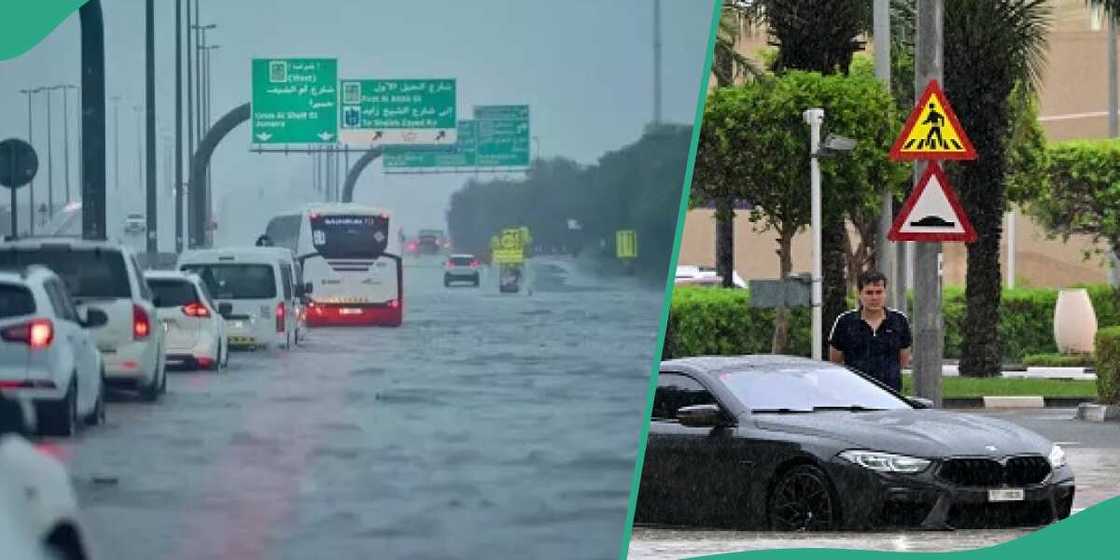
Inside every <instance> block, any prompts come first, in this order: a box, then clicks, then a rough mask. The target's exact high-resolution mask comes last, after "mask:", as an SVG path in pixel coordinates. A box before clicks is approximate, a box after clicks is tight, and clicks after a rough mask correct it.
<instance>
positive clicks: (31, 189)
mask: <svg viewBox="0 0 1120 560" xmlns="http://www.w3.org/2000/svg"><path fill="white" fill-rule="evenodd" d="M37 91H38V90H35V89H21V90H19V92H20V93H22V94H24V95H26V96H27V143H28V144H31V143H32V142H33V140H34V139H35V129H34V127H33V126H32V123H33V122H34V121H33V120H32V117H31V115H32V112H31V94H33V93H36V92H37ZM27 191H28V196H29V197H30V198H31V202H30V204H31V206H30V208H28V210H29V214H30V217H31V219H30V220H28V221H27V223H28V227H29V229H28V231H29V232H30V233H31V235H35V179H34V178H32V179H31V184H30V185H29V186H28V187H27ZM15 211H16V209H15V208H12V214H13V215H14V214H15Z"/></svg>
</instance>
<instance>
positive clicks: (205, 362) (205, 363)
mask: <svg viewBox="0 0 1120 560" xmlns="http://www.w3.org/2000/svg"><path fill="white" fill-rule="evenodd" d="M197 361H198V367H200V368H202V369H210V368H211V367H213V366H214V360H211V359H210V358H206V357H202V358H199V359H198V360H197Z"/></svg>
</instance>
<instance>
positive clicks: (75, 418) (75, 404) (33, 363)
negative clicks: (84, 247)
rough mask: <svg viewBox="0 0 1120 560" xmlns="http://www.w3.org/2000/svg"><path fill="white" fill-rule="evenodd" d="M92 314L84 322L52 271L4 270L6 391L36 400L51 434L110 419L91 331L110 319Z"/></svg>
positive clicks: (1, 322) (1, 310) (1, 307)
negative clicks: (106, 410) (106, 415)
mask: <svg viewBox="0 0 1120 560" xmlns="http://www.w3.org/2000/svg"><path fill="white" fill-rule="evenodd" d="M86 313H87V316H86V317H85V319H84V320H83V319H82V318H81V317H80V315H79V312H78V311H77V309H75V307H74V302H73V301H71V299H70V296H69V294H67V292H66V287H65V286H64V285H63V283H62V280H60V279H59V277H58V276H56V275H55V274H54V273H53V272H51V271H50V270H48V269H46V268H44V267H41V266H30V267H27V268H25V269H22V270H19V271H18V272H17V271H11V270H0V390H2V391H3V392H4V393H11V394H15V395H17V396H18V397H20V398H25V399H32V400H34V402H35V406H36V408H37V409H38V410H37V414H36V416H37V417H38V420H39V422H38V423H39V427H40V428H42V431H43V432H44V433H48V434H50V435H59V436H70V435H73V434H74V432H76V431H77V429H78V427H79V425H80V424H81V422H82V421H83V420H84V421H85V423H86V424H90V425H93V424H99V423H101V422H103V421H104V419H105V399H104V393H105V389H104V386H103V384H102V373H103V370H104V368H103V367H102V362H101V354H100V353H99V352H98V351H97V343H96V342H95V341H94V337H93V335H92V334H91V333H90V331H89V330H87V329H91V328H94V327H98V326H101V325H104V324H105V323H106V321H107V320H108V318H107V317H106V315H105V313H104V312H103V311H101V310H98V309H89V310H87V312H86Z"/></svg>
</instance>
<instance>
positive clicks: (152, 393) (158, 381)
mask: <svg viewBox="0 0 1120 560" xmlns="http://www.w3.org/2000/svg"><path fill="white" fill-rule="evenodd" d="M161 373H163V372H161V371H160V367H159V360H158V359H157V360H156V374H155V376H154V377H153V378H152V382H151V383H149V384H148V386H147V387H144V388H143V389H140V398H141V399H143V400H145V401H147V402H156V401H157V400H159V396H160V395H161V394H162V393H163V387H162V385H163V383H164V381H165V378H164V376H163V375H161Z"/></svg>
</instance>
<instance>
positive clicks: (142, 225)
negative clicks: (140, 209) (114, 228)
mask: <svg viewBox="0 0 1120 560" xmlns="http://www.w3.org/2000/svg"><path fill="white" fill-rule="evenodd" d="M146 229H148V220H147V218H145V217H144V215H143V214H129V215H128V217H126V218H125V219H124V231H125V233H143V232H144V230H146Z"/></svg>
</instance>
